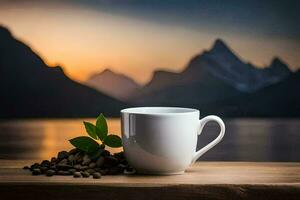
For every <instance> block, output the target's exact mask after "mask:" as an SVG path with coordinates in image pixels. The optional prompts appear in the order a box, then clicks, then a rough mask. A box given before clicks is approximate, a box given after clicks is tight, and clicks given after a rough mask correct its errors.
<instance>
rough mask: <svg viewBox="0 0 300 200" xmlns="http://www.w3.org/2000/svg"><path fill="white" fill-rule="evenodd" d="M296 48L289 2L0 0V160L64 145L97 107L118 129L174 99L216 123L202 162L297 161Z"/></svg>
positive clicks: (299, 43)
mask: <svg viewBox="0 0 300 200" xmlns="http://www.w3.org/2000/svg"><path fill="white" fill-rule="evenodd" d="M299 52H300V3H299V2H298V1H295V0H287V1H271V0H261V1H258V0H251V1H248V0H245V1H238V0H227V1H220V0H210V1H208V0H186V1H184V0H164V1H161V0H89V1H84V0H73V1H71V0H62V1H56V0H52V1H35V0H31V1H30V0H28V1H20V0H14V1H8V0H7V1H6V0H1V1H0V119H1V120H0V159H43V158H44V159H47V158H49V157H50V156H52V155H55V154H56V152H57V151H60V150H62V149H68V148H71V146H70V145H69V144H68V139H70V138H72V137H74V136H77V135H82V134H84V128H83V126H82V124H81V122H82V121H83V120H84V119H85V120H90V121H94V118H95V117H97V115H98V114H99V113H104V114H105V116H107V117H108V118H109V126H110V128H111V131H112V132H114V133H116V134H120V123H119V119H118V117H119V111H120V109H122V108H126V107H133V106H179V107H192V108H197V109H199V110H200V111H201V117H203V116H205V115H208V114H215V115H219V116H220V117H222V118H224V119H225V122H226V125H227V133H226V136H225V138H224V141H222V143H221V144H220V145H218V146H217V147H216V148H215V149H213V150H212V151H210V152H209V153H207V154H206V155H204V156H203V157H202V158H201V159H202V160H234V161H300V156H299V155H300V154H299V152H300V135H299V130H300V120H299V117H300V92H299V91H300V70H299V69H300V53H299ZM82 118H84V119H82ZM86 118H90V119H86ZM217 130H218V127H217V126H216V125H215V124H210V125H208V127H206V128H205V130H204V131H205V134H203V135H201V138H202V139H200V142H199V144H198V145H199V148H200V146H203V145H204V144H206V143H208V142H209V141H210V140H212V139H213V138H214V137H216V134H217ZM118 150H121V149H118Z"/></svg>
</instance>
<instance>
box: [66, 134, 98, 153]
mask: <svg viewBox="0 0 300 200" xmlns="http://www.w3.org/2000/svg"><path fill="white" fill-rule="evenodd" d="M69 142H70V143H71V144H72V145H73V146H74V147H76V148H78V149H80V150H82V151H85V152H87V153H92V152H95V151H96V150H98V149H99V144H98V143H97V142H96V141H95V140H93V139H92V138H90V137H87V136H80V137H76V138H73V139H71V140H69Z"/></svg>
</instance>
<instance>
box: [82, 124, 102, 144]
mask: <svg viewBox="0 0 300 200" xmlns="http://www.w3.org/2000/svg"><path fill="white" fill-rule="evenodd" d="M83 124H84V126H85V130H86V132H87V133H88V134H89V136H91V137H92V138H94V139H95V140H98V139H99V137H98V135H97V133H96V132H97V131H96V126H95V125H94V124H92V123H90V122H83Z"/></svg>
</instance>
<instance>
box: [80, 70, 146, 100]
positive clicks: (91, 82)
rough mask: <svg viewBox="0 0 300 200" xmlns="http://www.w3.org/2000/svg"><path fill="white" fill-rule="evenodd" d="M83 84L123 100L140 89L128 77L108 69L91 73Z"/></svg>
mask: <svg viewBox="0 0 300 200" xmlns="http://www.w3.org/2000/svg"><path fill="white" fill-rule="evenodd" d="M85 84H86V85H88V86H90V87H92V88H95V89H96V90H98V91H100V92H103V93H105V94H107V95H109V96H112V97H115V98H117V99H121V100H123V101H126V100H128V98H129V97H131V96H132V95H133V94H135V93H137V92H138V91H139V90H140V89H141V86H140V85H139V84H138V83H136V82H135V81H133V80H132V79H130V78H129V77H127V76H125V75H123V74H118V73H115V72H113V71H111V70H109V69H106V70H104V71H102V72H101V73H99V74H94V75H92V76H91V77H90V78H89V79H88V80H87V81H86V82H85Z"/></svg>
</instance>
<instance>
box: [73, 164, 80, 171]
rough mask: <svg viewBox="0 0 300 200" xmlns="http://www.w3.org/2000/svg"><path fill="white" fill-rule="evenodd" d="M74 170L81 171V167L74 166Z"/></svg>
mask: <svg viewBox="0 0 300 200" xmlns="http://www.w3.org/2000/svg"><path fill="white" fill-rule="evenodd" d="M73 168H74V169H76V170H77V171H79V170H81V165H79V164H77V165H74V166H73Z"/></svg>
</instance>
